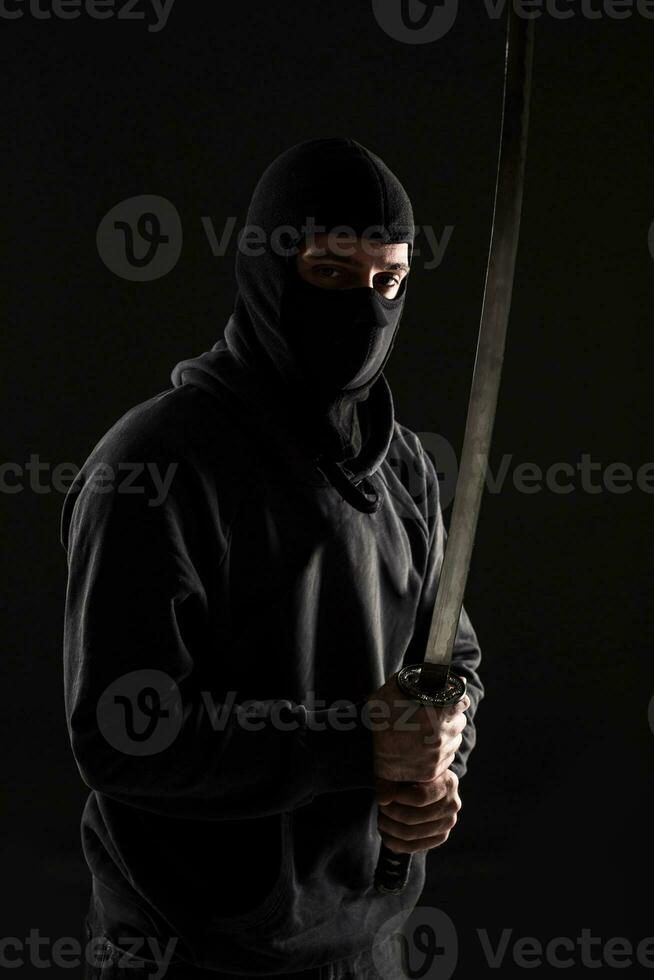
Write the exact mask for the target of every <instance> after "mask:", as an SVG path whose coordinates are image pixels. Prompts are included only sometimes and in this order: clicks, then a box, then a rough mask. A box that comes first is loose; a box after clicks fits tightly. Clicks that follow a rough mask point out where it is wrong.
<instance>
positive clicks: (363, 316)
mask: <svg viewBox="0 0 654 980" xmlns="http://www.w3.org/2000/svg"><path fill="white" fill-rule="evenodd" d="M371 289H372V291H371ZM360 295H361V300H360V302H359V304H358V308H357V311H356V313H355V314H354V318H353V322H354V324H355V325H357V326H362V327H378V328H379V329H381V328H383V327H385V326H386V325H387V324H388V323H389V322H390V319H389V317H388V316H387V314H386V310H384V308H383V307H382V306H381V304H380V303H377V302H375V300H376V298H377V290H376V289H375V288H374V286H373V287H367V288H366V289H365V292H364V291H362V292H361V294H360Z"/></svg>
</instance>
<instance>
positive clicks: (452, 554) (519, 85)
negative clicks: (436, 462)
mask: <svg viewBox="0 0 654 980" xmlns="http://www.w3.org/2000/svg"><path fill="white" fill-rule="evenodd" d="M508 6H509V25H508V31H507V45H506V58H505V80H504V103H503V106H504V108H503V113H502V136H501V140H500V153H499V162H498V169H497V183H496V188H495V203H494V208H493V228H492V233H491V244H490V252H489V258H488V267H487V270H486V282H485V286H484V299H483V305H482V313H481V323H480V327H479V340H478V344H477V353H476V357H475V367H474V372H473V378H472V385H471V390H470V399H469V402H468V414H467V419H466V427H465V435H464V438H463V446H462V449H461V465H460V468H459V475H458V478H457V484H456V492H455V496H454V505H453V510H452V518H451V521H450V530H449V535H448V539H447V544H446V548H445V556H444V559H443V566H442V569H441V575H440V579H439V585H438V592H437V596H436V601H435V604H434V611H433V614H432V619H431V626H430V630H429V637H428V640H427V651H426V654H425V662H426V663H427V664H431V665H433V667H434V668H435V670H432V671H431V672H430V673H431V675H432V678H433V677H436V678H438V682H437V685H438V684H441V683H445V682H446V680H447V676H448V672H449V667H450V664H451V662H452V652H453V649H454V642H455V639H456V634H457V629H458V626H459V619H460V616H461V608H462V606H463V597H464V593H465V588H466V582H467V579H468V571H469V568H470V558H471V555H472V549H473V546H474V541H475V533H476V530H477V520H478V517H479V509H480V506H481V498H482V493H483V489H484V483H485V478H486V467H487V461H488V454H489V451H490V446H491V439H492V434H493V423H494V421H495V410H496V407H497V397H498V392H499V387H500V380H501V376H502V362H503V358H504V347H505V340H506V330H507V325H508V320H509V311H510V307H511V292H512V289H513V276H514V271H515V263H516V254H517V249H518V237H519V231H520V214H521V209H522V196H523V187H524V173H525V158H526V151H527V132H528V127H529V96H530V88H531V67H532V60H533V36H534V25H533V20H527V19H526V18H524V17H519V16H518V15H517V13H516V12H515V9H514V5H513V4H510V5H508ZM425 673H427V672H425Z"/></svg>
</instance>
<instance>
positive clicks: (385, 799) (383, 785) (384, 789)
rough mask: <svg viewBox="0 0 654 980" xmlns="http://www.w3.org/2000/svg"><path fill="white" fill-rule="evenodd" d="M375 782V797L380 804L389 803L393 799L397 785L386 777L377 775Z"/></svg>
mask: <svg viewBox="0 0 654 980" xmlns="http://www.w3.org/2000/svg"><path fill="white" fill-rule="evenodd" d="M375 782H376V787H375V798H376V800H377V803H378V804H379V805H380V806H383V805H384V804H387V803H390V802H391V801H392V800H394V799H395V796H396V793H397V787H398V784H397V783H393V782H391V781H390V780H388V779H382V778H381V776H377V777H376V780H375Z"/></svg>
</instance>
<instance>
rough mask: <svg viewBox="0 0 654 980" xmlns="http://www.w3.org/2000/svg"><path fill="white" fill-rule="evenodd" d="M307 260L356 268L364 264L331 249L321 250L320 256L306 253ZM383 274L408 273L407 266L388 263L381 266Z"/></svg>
mask: <svg viewBox="0 0 654 980" xmlns="http://www.w3.org/2000/svg"><path fill="white" fill-rule="evenodd" d="M305 258H307V259H319V260H320V259H331V260H332V262H340V263H342V264H343V265H354V266H357V267H358V268H361V267H363V265H364V264H365V263H363V262H360V261H359V260H358V259H354V258H352V256H351V255H339V253H338V252H332V251H331V249H328V248H321V249H320V255H312V254H311V252H308V253H307V254H306V256H305ZM382 269H383V270H384V271H385V272H408V271H409V266H408V265H407V264H406V262H388V263H386V264H385V265H383V266H382Z"/></svg>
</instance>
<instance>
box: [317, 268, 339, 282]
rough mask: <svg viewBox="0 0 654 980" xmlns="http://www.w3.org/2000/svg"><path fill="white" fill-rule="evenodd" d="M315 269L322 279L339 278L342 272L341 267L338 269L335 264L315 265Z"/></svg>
mask: <svg viewBox="0 0 654 980" xmlns="http://www.w3.org/2000/svg"><path fill="white" fill-rule="evenodd" d="M313 271H314V272H315V273H316V274H317V275H318V276H320V277H321V278H322V279H337V278H338V277H339V276H340V275H341V272H342V270H341V269H337V268H336V266H334V265H319V266H314V270H313ZM331 273H334V275H332V274H331Z"/></svg>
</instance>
